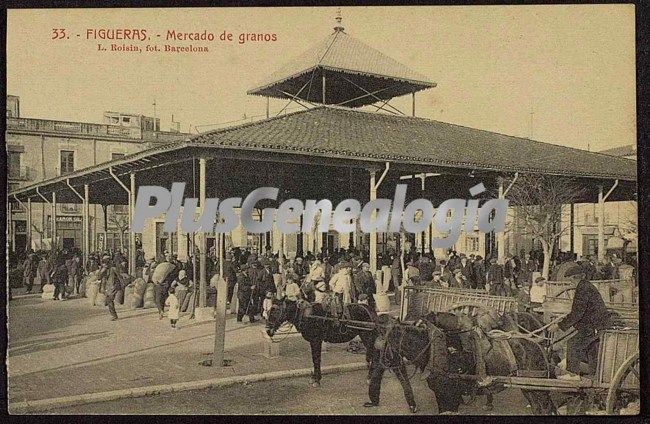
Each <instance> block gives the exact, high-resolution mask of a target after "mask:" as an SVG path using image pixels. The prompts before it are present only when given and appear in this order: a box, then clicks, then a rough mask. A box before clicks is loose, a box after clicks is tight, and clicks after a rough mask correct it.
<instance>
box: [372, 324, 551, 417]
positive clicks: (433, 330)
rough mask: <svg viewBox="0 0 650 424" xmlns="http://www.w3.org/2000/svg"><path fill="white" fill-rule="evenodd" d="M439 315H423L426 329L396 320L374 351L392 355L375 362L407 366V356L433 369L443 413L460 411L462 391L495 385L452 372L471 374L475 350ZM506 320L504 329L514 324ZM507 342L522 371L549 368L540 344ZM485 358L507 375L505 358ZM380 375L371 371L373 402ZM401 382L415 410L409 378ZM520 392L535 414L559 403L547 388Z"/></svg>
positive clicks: (492, 371) (431, 381)
mask: <svg viewBox="0 0 650 424" xmlns="http://www.w3.org/2000/svg"><path fill="white" fill-rule="evenodd" d="M443 314H444V313H443ZM436 315H438V314H435V313H431V314H429V315H427V316H426V317H425V318H424V320H423V321H424V322H425V323H426V328H425V327H422V326H414V325H406V324H400V323H397V322H395V323H394V324H393V325H392V327H390V329H389V330H388V331H386V333H385V334H384V335H383V339H385V342H384V343H385V346H384V347H383V348H382V349H379V352H378V353H376V355H383V357H389V358H391V360H383V361H373V367H377V366H379V367H384V368H386V367H399V366H401V365H403V364H402V358H406V359H407V360H408V361H409V362H410V363H412V364H414V365H415V366H416V367H417V368H418V369H419V370H421V371H424V370H425V369H427V368H429V369H430V374H429V375H428V377H427V384H428V386H429V388H430V389H431V390H432V391H433V392H434V394H435V396H436V400H437V403H438V409H439V412H440V413H443V412H446V411H450V412H457V411H458V408H459V406H460V405H461V404H462V403H463V397H462V396H463V395H464V394H472V395H473V394H481V393H483V394H489V395H491V394H492V392H493V389H491V388H483V389H477V387H476V383H475V382H474V381H470V380H465V379H460V378H451V377H450V374H467V375H473V374H474V373H475V369H474V361H473V355H472V354H471V353H468V352H466V351H464V350H463V349H462V343H461V342H460V340H459V339H458V338H459V334H457V333H456V334H454V333H453V332H444V331H443V330H442V329H441V328H439V327H437V326H436V325H435V323H436V318H437V317H436ZM441 315H442V314H441ZM504 321H507V323H506V325H505V326H504V327H502V328H500V329H502V330H503V331H512V330H510V329H508V328H507V327H510V326H512V325H514V326H515V327H516V324H515V323H514V322H513V321H512V318H510V319H504ZM507 342H508V344H509V345H510V347H511V348H512V351H513V354H514V356H515V359H516V362H517V368H518V370H520V371H524V372H526V371H527V372H531V373H535V372H537V373H538V374H541V373H543V372H544V371H546V370H547V359H546V357H545V354H544V351H543V349H541V348H540V346H539V345H538V344H536V343H535V342H533V341H530V340H527V339H521V338H510V339H508V341H507ZM378 344H380V343H378ZM448 347H453V348H454V349H452V351H453V352H454V353H450V351H449V349H448ZM432 349H433V350H434V352H433V355H431V350H432ZM386 351H389V352H390V351H393V353H392V354H388V353H387V352H386ZM485 359H486V370H487V374H488V375H492V376H498V375H508V374H509V372H510V371H509V369H510V367H509V365H508V361H507V359H506V358H501V357H499V356H498V355H491V356H490V357H487V356H486V358H485ZM431 360H433V362H434V363H433V366H430V364H429V362H430V361H431ZM397 369H400V368H397ZM402 369H403V368H402ZM382 374H383V373H382V372H379V371H377V370H375V371H373V373H372V379H371V383H370V386H371V389H370V391H369V395H370V400H371V403H375V404H377V403H378V402H379V395H378V394H379V390H378V387H379V385H381V377H382ZM398 377H399V376H398ZM402 385H403V386H406V387H404V392H405V395H406V396H407V401H408V403H409V406H410V407H411V408H412V409H413V406H414V405H415V402H414V401H413V400H412V389H411V386H410V382H409V381H408V380H406V384H404V383H403V384H402ZM373 388H374V390H373ZM522 392H523V393H524V396H525V397H526V399H527V400H528V401H529V402H530V404H531V409H532V412H533V413H534V414H549V415H550V414H554V413H556V409H555V406H554V405H553V402H552V401H551V398H550V396H549V394H548V393H547V392H539V391H532V390H522ZM489 400H490V399H488V402H489Z"/></svg>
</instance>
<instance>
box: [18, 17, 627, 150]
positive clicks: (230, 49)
mask: <svg viewBox="0 0 650 424" xmlns="http://www.w3.org/2000/svg"><path fill="white" fill-rule="evenodd" d="M341 12H342V17H343V26H344V27H345V31H346V32H347V33H348V34H349V35H351V36H353V37H356V38H357V39H359V40H360V41H362V42H364V43H366V44H368V45H369V46H372V47H374V48H376V49H378V50H380V51H382V52H383V53H385V54H386V55H388V56H391V57H393V58H394V59H396V60H398V61H400V62H402V63H403V64H405V65H407V66H408V67H410V68H411V69H413V70H415V71H417V72H419V73H421V74H424V75H425V76H427V77H428V78H429V79H430V80H432V81H434V82H436V83H437V87H435V88H433V89H430V90H427V91H424V92H420V93H418V95H417V107H416V110H417V115H418V116H421V117H426V118H431V119H436V120H439V121H444V122H450V123H455V124H459V125H464V126H468V127H473V128H479V129H484V130H489V131H495V132H499V133H503V134H508V135H514V136H521V137H528V138H533V139H536V140H539V141H544V142H548V143H553V144H560V145H565V146H570V147H575V148H580V149H587V148H590V150H592V151H599V150H604V149H607V148H611V147H618V146H623V145H628V144H632V143H636V100H635V99H636V80H635V73H636V72H635V29H634V23H635V21H634V19H635V18H634V6H633V5H567V6H558V5H553V6H543V5H542V6H467V7H465V6H463V7H461V6H453V7H415V6H411V7H343V8H342V10H341ZM335 14H336V8H330V7H315V8H247V9H237V8H211V9H204V8H201V9H197V8H185V9H66V10H62V9H59V10H52V9H40V10H30V9H22V10H9V11H8V32H7V93H8V94H13V95H17V96H20V102H21V116H23V117H29V118H42V119H55V120H68V121H82V122H101V121H102V114H103V112H104V111H107V110H111V111H121V112H129V113H138V114H145V115H149V116H152V115H153V108H154V107H153V102H154V99H155V102H156V116H158V117H159V118H161V129H163V130H167V129H169V127H170V123H171V116H172V114H173V115H174V120H175V121H177V122H181V130H183V131H188V130H189V129H190V128H191V129H192V132H195V130H194V127H195V126H201V125H204V127H200V128H199V130H208V129H210V128H212V127H209V126H207V127H206V126H205V125H209V124H220V123H224V122H229V121H233V120H238V119H241V118H242V117H243V115H244V114H246V115H247V116H249V117H250V116H254V115H263V114H265V109H266V101H265V100H264V99H263V98H261V97H257V96H247V95H246V91H247V90H248V89H251V88H253V87H255V86H256V84H257V83H259V82H260V81H263V80H265V76H266V75H268V74H269V73H271V72H272V71H274V70H276V69H278V68H280V67H282V65H283V64H284V63H286V62H287V61H289V60H290V59H291V58H293V57H295V56H297V55H299V54H300V53H302V52H303V51H305V50H307V49H308V48H309V47H310V46H312V45H314V44H315V43H318V42H319V41H321V40H323V39H324V38H325V37H326V36H327V35H329V34H330V33H331V32H332V31H333V26H334V17H335ZM53 28H63V29H66V34H67V35H71V37H70V39H55V40H52V37H53V32H52V29H53ZM88 28H96V29H99V28H145V29H147V31H148V33H149V34H156V33H160V34H163V36H164V34H165V33H166V31H167V30H176V31H182V32H195V31H198V32H202V31H203V30H207V31H208V32H212V33H214V34H215V36H217V37H218V35H219V34H220V33H221V32H222V31H224V30H225V31H229V32H231V33H233V34H234V37H235V38H237V36H238V34H240V33H275V34H277V41H275V42H257V43H255V42H247V43H244V44H239V43H237V42H234V43H224V42H212V43H205V42H191V41H186V42H180V41H177V42H175V43H174V44H177V45H186V44H194V45H208V46H209V48H210V52H209V53H206V54H163V53H146V52H143V53H116V52H101V51H98V50H97V43H98V41H94V40H87V39H85V35H86V30H87V29H88ZM76 34H80V37H76ZM152 40H153V37H152ZM114 42H116V43H120V44H121V43H127V44H132V42H130V41H114ZM152 43H153V41H152ZM133 44H137V45H140V46H144V45H145V44H147V43H139V42H133ZM158 44H165V43H164V42H161V41H159V42H158ZM285 103H286V102H285V101H281V100H273V101H272V102H271V110H272V112H273V111H276V112H277V111H279V110H280V109H281V108H282V107H283V106H284V105H285ZM391 104H392V105H394V106H396V107H397V108H399V109H401V110H403V111H405V112H409V111H410V105H411V98H410V96H406V97H403V98H398V99H395V100H393V101H391Z"/></svg>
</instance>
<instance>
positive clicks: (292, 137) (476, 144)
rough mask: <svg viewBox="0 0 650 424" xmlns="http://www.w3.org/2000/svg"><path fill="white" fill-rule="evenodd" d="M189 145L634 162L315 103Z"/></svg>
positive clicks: (631, 176)
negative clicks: (311, 107) (302, 108)
mask: <svg viewBox="0 0 650 424" xmlns="http://www.w3.org/2000/svg"><path fill="white" fill-rule="evenodd" d="M188 141H189V142H190V143H197V144H201V143H206V144H212V145H222V146H229V147H246V148H250V149H260V150H271V151H278V152H290V153H303V154H311V155H316V156H334V157H342V158H350V159H357V160H358V159H363V158H366V159H368V160H387V161H394V162H401V163H420V164H432V165H439V166H449V167H462V168H471V169H477V170H480V169H484V170H497V171H510V172H517V171H519V172H539V173H548V174H558V175H570V176H576V177H578V176H582V177H592V178H598V177H602V178H620V179H623V180H630V181H636V162H635V161H633V160H630V159H624V158H616V157H611V156H608V155H604V154H601V153H592V152H587V151H584V150H579V149H574V148H570V147H564V146H557V145H553V144H548V143H542V142H538V141H534V140H529V139H525V138H519V137H512V136H508V135H503V134H498V133H494V132H489V131H483V130H478V129H474V128H468V127H464V126H460V125H454V124H449V123H445V122H439V121H434V120H429V119H424V118H413V117H404V116H396V115H388V114H381V113H371V112H362V111H359V110H355V109H348V108H343V107H334V106H319V107H316V108H313V109H309V110H304V111H299V112H295V113H291V114H287V115H284V116H280V117H276V118H270V119H267V120H263V121H257V122H254V123H248V124H244V125H241V126H235V127H231V128H225V129H220V130H216V131H212V132H208V133H204V134H200V135H197V136H195V137H192V138H191V139H190V140H188Z"/></svg>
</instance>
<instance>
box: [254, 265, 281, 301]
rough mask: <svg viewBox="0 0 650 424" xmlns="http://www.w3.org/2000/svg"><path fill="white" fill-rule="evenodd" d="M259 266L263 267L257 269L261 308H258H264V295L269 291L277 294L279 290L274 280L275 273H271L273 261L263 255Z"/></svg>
mask: <svg viewBox="0 0 650 424" xmlns="http://www.w3.org/2000/svg"><path fill="white" fill-rule="evenodd" d="M258 266H260V267H261V269H258V271H257V285H258V290H257V293H258V298H259V302H260V304H259V308H260V309H258V310H262V309H261V308H262V302H263V301H264V298H263V297H262V296H266V294H267V293H269V292H270V293H271V294H272V295H273V296H275V294H276V292H277V287H275V282H274V281H273V274H272V273H271V263H270V262H269V260H268V259H267V258H266V257H264V256H263V257H261V258H260V260H259V262H258Z"/></svg>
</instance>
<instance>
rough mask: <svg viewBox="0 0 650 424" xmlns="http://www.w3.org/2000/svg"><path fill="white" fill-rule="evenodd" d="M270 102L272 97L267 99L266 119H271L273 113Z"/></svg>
mask: <svg viewBox="0 0 650 424" xmlns="http://www.w3.org/2000/svg"><path fill="white" fill-rule="evenodd" d="M270 102H271V98H270V97H267V98H266V118H267V119H268V118H269V116H270V112H271V109H270V107H271V105H270Z"/></svg>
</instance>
